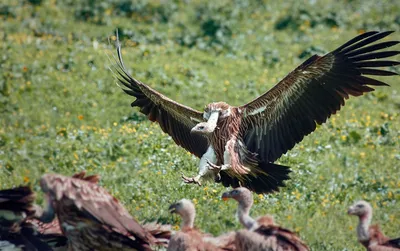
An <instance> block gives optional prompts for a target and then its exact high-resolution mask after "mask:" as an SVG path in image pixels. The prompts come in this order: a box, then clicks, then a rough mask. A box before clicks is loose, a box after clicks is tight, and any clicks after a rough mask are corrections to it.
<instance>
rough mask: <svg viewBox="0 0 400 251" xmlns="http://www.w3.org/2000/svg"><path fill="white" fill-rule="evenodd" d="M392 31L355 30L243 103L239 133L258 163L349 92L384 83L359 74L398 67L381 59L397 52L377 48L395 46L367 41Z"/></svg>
mask: <svg viewBox="0 0 400 251" xmlns="http://www.w3.org/2000/svg"><path fill="white" fill-rule="evenodd" d="M390 33H392V32H390V31H389V32H376V31H372V32H367V33H364V34H361V35H359V36H357V37H355V38H353V39H351V40H350V41H348V42H347V43H345V44H344V45H342V46H340V47H339V48H337V49H336V50H334V51H332V52H330V53H328V54H326V55H325V56H323V57H320V56H317V55H314V56H312V57H310V58H309V59H308V60H306V61H305V62H304V63H303V64H301V65H300V66H299V67H297V68H296V69H295V70H294V71H292V72H291V73H289V75H287V76H286V77H285V78H284V79H283V80H282V81H280V82H279V83H278V84H277V85H276V86H274V87H273V88H272V89H271V90H269V91H268V92H266V93H265V94H263V95H261V96H260V97H258V98H257V99H255V100H253V101H251V102H250V103H248V104H245V105H243V106H242V107H239V109H240V110H241V112H242V121H243V123H242V125H241V128H240V130H241V133H242V135H243V138H244V141H245V144H246V146H247V148H248V149H249V150H250V151H252V152H255V153H258V155H259V157H260V158H261V160H263V161H269V162H273V161H275V160H276V159H278V158H279V157H280V156H281V155H282V154H284V153H286V152H287V151H288V150H290V149H292V148H293V147H294V145H295V144H296V143H298V142H300V141H301V140H302V139H303V138H304V136H306V135H308V134H309V133H311V132H312V131H314V130H315V128H316V124H322V123H324V122H325V121H326V120H327V118H329V117H330V116H331V115H332V114H335V113H336V112H337V111H338V110H340V108H341V106H343V105H344V104H345V99H348V98H349V96H360V95H362V94H364V93H366V92H370V91H373V90H374V89H373V88H371V87H370V86H381V85H387V84H386V83H384V82H381V81H378V80H376V79H373V78H369V77H366V76H364V75H380V76H390V75H397V74H396V73H394V72H390V71H385V70H381V69H375V68H376V67H384V66H394V65H398V64H399V62H397V61H388V60H374V59H384V58H387V57H391V56H394V55H397V54H399V51H379V52H377V51H378V50H381V49H384V48H388V47H391V46H393V45H396V44H398V43H399V42H398V41H388V42H380V43H375V44H372V45H371V43H373V42H375V41H377V40H380V39H382V38H384V37H386V36H387V35H389V34H390Z"/></svg>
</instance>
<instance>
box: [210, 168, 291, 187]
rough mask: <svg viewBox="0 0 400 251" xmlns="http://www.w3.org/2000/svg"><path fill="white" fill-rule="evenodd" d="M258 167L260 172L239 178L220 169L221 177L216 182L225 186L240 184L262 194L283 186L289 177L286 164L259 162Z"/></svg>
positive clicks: (237, 185)
mask: <svg viewBox="0 0 400 251" xmlns="http://www.w3.org/2000/svg"><path fill="white" fill-rule="evenodd" d="M258 168H260V169H261V170H260V172H257V173H249V174H246V175H243V178H242V179H240V180H239V179H238V178H236V177H232V176H230V175H229V174H228V172H225V171H222V172H221V173H220V175H221V179H220V180H219V181H217V182H222V184H223V185H224V186H225V187H229V186H231V187H233V188H235V187H239V186H242V187H246V188H248V189H249V190H251V191H253V192H256V193H258V194H262V193H272V192H276V191H279V187H284V186H285V184H284V181H285V180H288V179H290V177H289V173H290V172H291V171H290V169H289V167H288V166H283V165H278V164H274V163H267V162H260V163H259V164H258Z"/></svg>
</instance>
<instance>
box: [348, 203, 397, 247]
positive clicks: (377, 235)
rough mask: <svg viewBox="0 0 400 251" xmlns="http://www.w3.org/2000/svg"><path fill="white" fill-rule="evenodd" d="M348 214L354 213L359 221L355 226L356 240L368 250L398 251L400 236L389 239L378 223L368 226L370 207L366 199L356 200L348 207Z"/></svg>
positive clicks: (369, 222) (370, 218)
mask: <svg viewBox="0 0 400 251" xmlns="http://www.w3.org/2000/svg"><path fill="white" fill-rule="evenodd" d="M347 213H348V214H349V215H356V216H358V217H359V219H360V221H359V223H358V226H357V237H358V241H359V242H360V243H361V244H362V245H363V246H364V247H366V248H367V249H368V250H369V251H395V250H399V251H400V238H397V239H392V240H390V239H389V238H388V237H386V236H385V235H384V234H383V233H382V232H381V231H380V229H379V226H378V225H373V226H370V224H371V220H372V207H371V205H370V204H369V203H368V202H366V201H363V200H361V201H357V202H356V203H354V205H352V206H351V207H349V210H348V212H347Z"/></svg>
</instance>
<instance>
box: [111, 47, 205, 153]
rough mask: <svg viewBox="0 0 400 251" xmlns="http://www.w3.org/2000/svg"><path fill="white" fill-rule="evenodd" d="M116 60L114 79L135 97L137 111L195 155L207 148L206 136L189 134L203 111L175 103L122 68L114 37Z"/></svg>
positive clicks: (133, 104)
mask: <svg viewBox="0 0 400 251" xmlns="http://www.w3.org/2000/svg"><path fill="white" fill-rule="evenodd" d="M117 54H118V61H117V66H116V68H115V71H116V72H117V73H118V75H119V76H118V77H117V78H118V81H119V82H120V83H121V84H123V85H124V86H125V87H126V88H123V91H124V92H125V93H127V94H129V95H131V96H134V97H135V98H136V100H135V101H134V102H133V103H132V104H131V106H132V107H134V106H137V107H139V108H140V112H141V113H143V114H144V115H146V116H147V118H148V119H149V120H151V121H153V122H154V121H156V122H158V124H159V125H160V127H161V129H162V130H163V131H164V132H165V133H168V134H169V135H170V136H171V137H172V138H173V139H174V141H175V143H176V144H177V145H179V146H181V147H183V148H185V149H186V150H188V151H189V152H191V153H193V154H194V155H196V156H197V157H201V156H203V154H204V153H205V152H206V151H207V147H208V143H207V139H206V138H205V137H203V136H201V135H194V134H190V130H191V129H192V128H193V127H194V126H195V125H196V124H197V123H199V122H203V121H204V119H203V113H201V112H199V111H197V110H194V109H192V108H190V107H187V106H184V105H182V104H179V103H177V102H175V101H173V100H172V99H170V98H168V97H166V96H164V95H162V94H161V93H159V92H157V91H156V90H154V89H152V88H151V87H149V86H148V85H146V84H144V83H142V82H140V81H139V80H136V79H135V78H133V77H132V76H131V75H130V74H129V73H128V71H127V70H126V69H125V65H124V63H123V61H122V55H121V46H120V44H119V42H118V40H117Z"/></svg>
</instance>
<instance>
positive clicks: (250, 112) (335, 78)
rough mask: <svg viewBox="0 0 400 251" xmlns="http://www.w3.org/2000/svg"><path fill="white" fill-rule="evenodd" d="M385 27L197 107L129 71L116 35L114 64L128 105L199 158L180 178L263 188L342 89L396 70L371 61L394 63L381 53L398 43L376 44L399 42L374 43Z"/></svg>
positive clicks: (280, 175)
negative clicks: (236, 99) (239, 98)
mask: <svg viewBox="0 0 400 251" xmlns="http://www.w3.org/2000/svg"><path fill="white" fill-rule="evenodd" d="M391 33H392V31H386V32H377V31H371V32H366V33H364V34H361V35H359V36H357V37H355V38H353V39H351V40H350V41H348V42H346V43H345V44H343V45H342V46H340V47H339V48H337V49H336V50H334V51H332V52H330V53H328V54H326V55H325V56H318V55H314V56H312V57H310V58H309V59H307V60H306V61H305V62H303V63H302V64H301V65H300V66H298V67H297V68H296V69H294V70H293V71H292V72H291V73H289V74H288V75H287V76H286V77H285V78H284V79H283V80H281V81H280V82H279V83H278V84H277V85H275V86H274V87H273V88H272V89H270V90H269V91H267V92H266V93H264V94H262V95H261V96H259V97H258V98H256V99H254V100H253V101H251V102H249V103H247V104H245V105H242V106H231V105H229V104H227V103H225V102H215V103H211V104H208V105H206V106H205V109H204V111H203V112H200V111H197V110H195V109H192V108H190V107H187V106H185V105H182V104H179V103H177V102H175V101H174V100H172V99H170V98H168V97H166V96H164V95H163V94H161V93H159V92H157V91H156V90H154V89H153V88H151V87H149V86H148V85H146V84H144V83H142V82H140V81H139V80H137V79H135V78H134V77H132V76H131V75H130V74H129V73H128V70H127V69H126V68H125V65H124V63H123V61H122V55H121V47H120V44H119V41H118V39H117V54H118V60H117V65H116V66H115V71H116V72H117V75H118V76H117V78H118V81H119V82H120V83H121V84H122V85H123V86H124V87H123V90H124V92H126V93H127V94H129V95H131V96H134V97H135V98H136V100H135V101H134V102H133V103H132V104H131V105H132V106H133V107H134V106H137V107H139V109H140V112H141V113H143V114H145V115H146V116H147V118H148V119H149V120H151V121H156V122H158V123H159V125H160V127H161V129H162V130H163V131H164V132H166V133H167V134H169V135H170V136H171V137H172V139H173V140H174V141H175V143H176V144H178V145H180V146H181V147H183V148H185V149H186V150H187V151H189V152H191V153H192V154H194V155H196V156H197V157H199V158H200V164H199V173H198V175H197V176H195V177H192V178H188V177H185V176H182V178H183V180H184V181H185V182H186V183H197V184H199V185H200V178H202V177H213V178H214V179H215V181H216V182H222V184H223V185H224V186H226V187H228V186H232V187H239V186H243V187H247V188H249V189H250V190H252V191H255V192H256V193H268V192H272V191H277V190H278V189H279V187H280V186H284V184H283V181H284V180H287V179H289V176H288V174H289V172H290V170H289V167H287V166H282V165H278V164H274V162H275V161H276V160H277V159H278V158H279V157H281V156H282V154H284V153H286V152H287V151H288V150H290V149H292V148H293V147H294V145H295V144H296V143H298V142H300V141H301V140H302V139H303V138H304V136H306V135H308V134H310V133H311V132H313V131H314V130H315V128H316V125H317V124H322V123H324V122H325V121H326V120H327V118H329V117H330V116H331V115H332V114H335V113H336V112H337V111H338V110H340V108H341V106H343V105H344V104H345V100H346V99H348V98H349V96H360V95H362V94H364V93H366V92H371V91H373V90H374V89H373V88H371V86H386V85H387V84H386V83H384V82H381V81H379V80H376V79H374V78H370V77H367V76H366V75H378V76H390V75H397V73H394V72H391V71H387V70H381V69H379V68H380V67H385V66H394V65H398V64H399V62H397V61H389V60H386V58H388V57H392V56H394V55H397V54H399V51H390V50H385V51H380V50H382V49H387V48H388V47H391V46H394V45H396V44H397V43H399V42H398V41H387V42H381V41H380V42H379V43H374V42H376V41H379V40H381V39H383V38H384V37H386V36H388V35H389V34H391ZM373 43H374V44H373ZM375 59H382V60H375ZM377 68H378V69H377Z"/></svg>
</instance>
